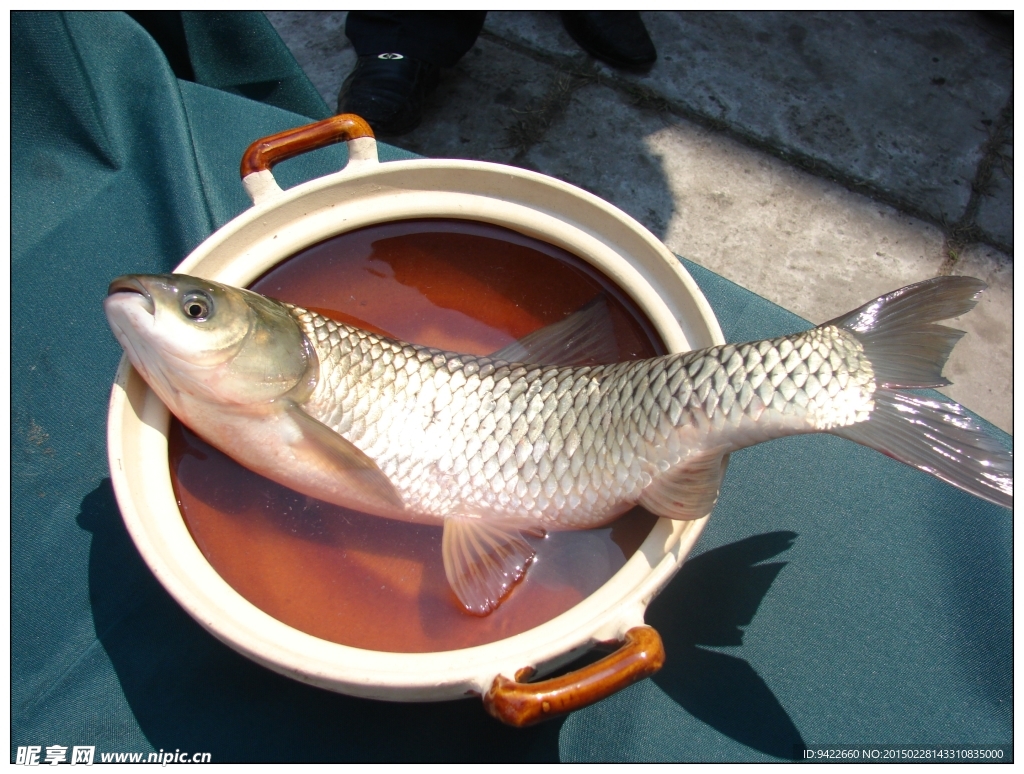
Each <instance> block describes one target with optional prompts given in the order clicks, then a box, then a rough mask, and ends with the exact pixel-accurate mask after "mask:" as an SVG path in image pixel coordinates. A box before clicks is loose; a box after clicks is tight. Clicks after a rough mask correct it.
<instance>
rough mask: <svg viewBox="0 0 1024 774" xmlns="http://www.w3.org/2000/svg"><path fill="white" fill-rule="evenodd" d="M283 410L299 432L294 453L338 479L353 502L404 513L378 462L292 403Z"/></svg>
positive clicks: (373, 508)
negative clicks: (328, 471)
mask: <svg viewBox="0 0 1024 774" xmlns="http://www.w3.org/2000/svg"><path fill="white" fill-rule="evenodd" d="M285 411H286V413H287V414H288V416H289V417H290V418H291V419H292V420H293V421H294V422H295V424H296V425H297V426H298V428H299V430H300V437H299V439H297V440H295V441H293V442H292V444H291V445H292V446H293V447H294V449H295V451H296V452H297V453H299V454H302V455H304V456H306V457H308V458H310V460H311V461H313V462H315V463H316V464H318V465H319V466H321V467H323V468H326V469H328V470H330V471H331V472H332V473H333V474H334V475H335V476H337V477H338V478H339V479H340V481H341V483H342V485H343V486H344V488H345V489H346V490H347V491H348V492H349V493H350V494H351V495H352V497H353V499H355V500H357V501H358V502H360V503H362V504H363V506H364V507H368V508H370V509H372V510H382V509H383V510H396V509H397V510H399V511H401V510H404V508H405V504H404V503H403V501H402V498H401V496H400V495H399V494H398V492H397V490H396V489H395V487H394V485H393V484H392V483H391V480H390V479H389V478H388V477H387V476H386V475H384V471H382V470H381V469H380V468H379V467H377V463H376V462H374V461H373V460H372V459H370V458H369V457H367V456H366V454H364V453H363V452H362V451H361V450H360V449H359V448H358V447H356V446H355V445H354V444H353V443H352V442H351V441H349V440H347V439H346V438H344V437H343V436H341V435H339V434H338V433H336V432H334V431H333V430H332V429H331V428H329V427H328V426H327V425H325V424H324V423H323V422H320V421H319V420H318V419H315V418H314V417H311V416H310V415H309V414H307V413H306V412H305V411H303V409H302V407H301V406H299V405H298V404H297V403H296V402H295V401H287V403H286V407H285Z"/></svg>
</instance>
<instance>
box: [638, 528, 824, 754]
mask: <svg viewBox="0 0 1024 774" xmlns="http://www.w3.org/2000/svg"><path fill="white" fill-rule="evenodd" d="M796 537H797V535H796V533H794V532H769V533H766V534H763V535H755V536H754V537H750V538H746V539H744V540H740V541H737V542H735V543H730V544H729V545H725V546H722V547H720V548H715V549H712V550H710V551H708V552H706V553H704V554H701V555H700V556H698V557H696V558H694V559H691V560H690V561H689V562H687V563H686V564H685V565H683V568H682V569H681V570H680V571H679V575H678V576H677V578H676V579H675V580H674V581H673V582H672V584H671V585H670V586H669V587H668V588H667V589H666V590H665V591H664V593H662V595H661V596H659V597H658V599H657V600H655V601H654V603H652V604H651V607H650V609H649V610H648V612H647V616H646V620H647V623H649V624H650V625H651V626H653V627H654V628H655V629H657V630H658V632H659V633H660V634H661V636H662V639H663V640H664V642H665V649H666V651H668V652H669V653H670V654H672V656H671V658H669V659H668V660H667V662H666V664H665V667H664V669H662V670H661V671H660V672H659V673H658V674H656V675H655V676H654V678H653V680H654V682H655V683H657V684H658V686H659V687H660V688H661V689H662V690H663V691H665V693H667V694H668V695H669V696H671V697H672V699H674V700H675V701H676V703H678V704H679V705H680V706H681V707H683V708H684V709H686V710H687V711H688V712H689V713H690V714H691V715H693V716H694V717H696V718H699V719H700V720H702V721H704V722H705V723H707V724H708V725H709V726H711V727H712V728H714V729H716V730H717V731H719V732H720V733H722V734H725V735H726V736H728V737H731V738H732V739H735V740H736V741H737V742H741V743H743V744H745V745H747V746H748V747H752V748H754V749H755V750H758V751H760V752H763V753H767V754H768V755H774V756H776V757H778V758H792V757H793V751H794V749H796V748H797V747H802V746H803V743H804V742H803V739H802V737H801V736H800V732H799V731H798V730H797V728H796V726H795V725H794V724H793V721H792V720H791V719H790V717H789V715H788V714H787V713H786V710H785V709H784V708H783V707H782V705H781V704H780V703H779V700H778V699H777V698H776V697H775V694H773V693H772V691H771V688H769V687H768V685H767V684H766V683H765V681H764V680H763V679H762V678H761V677H760V675H758V674H757V672H756V671H754V668H753V667H752V666H751V665H750V664H748V663H747V662H746V661H744V660H743V659H742V658H738V657H736V656H730V655H727V654H725V653H720V652H718V651H714V650H709V649H708V648H709V647H721V646H737V645H742V644H743V630H742V629H741V628H740V627H742V626H746V625H748V624H749V623H750V622H751V621H752V620H753V619H754V615H755V613H756V612H757V608H758V606H759V605H760V604H761V600H762V599H763V598H764V596H765V594H767V593H768V589H769V588H770V587H771V585H772V583H773V582H774V581H775V578H776V576H777V575H778V574H779V572H780V571H781V570H782V568H783V567H785V566H786V563H785V562H773V563H770V564H758V563H759V562H763V561H764V560H765V559H769V558H771V557H773V556H775V555H777V554H780V553H782V552H783V551H786V550H787V549H789V548H790V547H791V546H792V545H793V541H794V540H795V539H796Z"/></svg>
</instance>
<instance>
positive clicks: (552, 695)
mask: <svg viewBox="0 0 1024 774" xmlns="http://www.w3.org/2000/svg"><path fill="white" fill-rule="evenodd" d="M664 663H665V648H664V646H663V645H662V644H661V637H660V636H659V635H658V632H656V631H655V630H654V629H652V628H651V627H650V626H637V627H635V628H633V629H630V630H629V631H627V632H626V635H625V637H624V639H623V643H622V645H621V647H620V648H619V649H618V650H616V651H615V652H614V653H611V654H609V655H607V656H605V657H604V658H602V659H601V660H600V661H596V662H594V663H593V664H590V665H589V666H585V667H583V668H582V669H578V670H576V671H575V672H570V673H569V674H566V675H562V676H561V677H554V678H552V679H550V680H541V681H539V682H536V683H524V682H519V680H521V679H526V678H527V677H528V676H529V675H530V673H532V671H533V670H532V668H529V667H528V668H526V669H521V670H520V671H519V672H518V673H516V679H515V680H510V679H509V678H507V677H505V676H503V675H498V676H497V677H495V678H494V682H493V683H492V684H491V687H490V688H489V689H488V691H487V693H486V694H484V697H483V698H484V707H486V708H487V711H488V712H489V713H490V714H491V715H493V716H494V717H496V718H497V719H498V720H500V721H502V722H503V723H508V724H509V725H510V726H520V727H521V726H529V725H533V724H534V723H539V722H540V721H542V720H547V719H548V718H553V717H557V716H559V715H564V714H565V713H567V712H572V711H573V710H577V709H580V708H581V707H586V706H587V705H588V704H593V703H594V702H596V701H600V700H601V699H604V698H605V697H607V696H611V695H612V694H613V693H615V692H616V691H620V690H622V689H623V688H625V687H627V686H629V685H632V684H633V683H635V682H639V681H640V680H643V679H644V678H645V677H650V676H651V675H653V674H654V673H655V672H657V671H658V670H659V669H661V667H662V665H663V664H664Z"/></svg>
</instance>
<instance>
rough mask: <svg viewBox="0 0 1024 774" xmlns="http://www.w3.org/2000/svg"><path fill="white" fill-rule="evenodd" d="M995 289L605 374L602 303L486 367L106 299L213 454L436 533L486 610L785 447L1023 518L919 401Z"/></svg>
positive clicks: (455, 584) (993, 466) (214, 290)
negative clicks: (534, 576) (887, 462)
mask: <svg viewBox="0 0 1024 774" xmlns="http://www.w3.org/2000/svg"><path fill="white" fill-rule="evenodd" d="M985 287H986V286H985V284H984V283H982V282H981V281H980V280H977V279H973V278H970V277H949V276H946V277H936V278H934V279H929V280H925V281H923V282H919V283H917V284H914V285H911V286H909V287H905V288H902V289H900V290H896V291H893V292H891V293H888V294H886V295H884V296H881V297H880V298H877V299H875V300H873V301H870V302H868V303H867V304H865V305H863V306H861V307H859V308H858V309H855V310H854V311H852V312H849V313H848V314H845V315H842V316H840V317H837V318H835V319H834V320H830V321H829V322H826V323H824V324H823V325H819V326H817V327H814V328H811V329H810V330H807V331H804V332H802V333H797V334H793V335H788V336H781V337H778V338H774V339H768V340H764V341H757V342H748V343H739V344H724V345H719V346H713V347H709V348H706V349H701V350H696V351H691V352H686V353H680V354H670V355H664V356H660V357H654V358H650V359H642V360H632V361H625V362H612V363H607V364H596V365H595V364H593V363H592V362H591V363H590V364H585V365H581V364H580V363H584V362H587V361H586V357H587V356H588V355H592V354H593V352H594V351H595V349H599V348H600V347H601V344H602V342H603V341H607V339H608V338H609V337H610V336H611V335H612V334H611V332H610V331H608V330H607V329H603V328H602V327H601V320H602V319H607V310H602V308H601V304H600V303H599V302H598V301H595V302H594V303H592V304H590V305H588V306H587V307H584V308H583V309H581V310H580V311H578V312H576V313H574V314H573V315H571V316H569V317H567V318H566V319H565V320H562V321H560V322H558V323H555V324H554V325H552V326H549V327H548V328H544V329H541V330H540V331H537V332H535V333H533V334H530V335H529V336H527V337H525V338H524V339H521V340H520V341H518V342H515V343H513V344H511V345H509V346H508V347H505V348H504V349H502V350H499V351H497V352H495V353H492V354H491V355H489V356H476V355H468V354H459V353H455V352H447V351H443V350H440V349H435V348H431V347H426V346H420V345H417V344H412V343H408V342H403V341H399V340H396V339H393V338H389V337H387V336H383V335H379V334H377V333H373V332H370V331H366V330H362V329H360V328H357V327H354V326H352V325H348V324H345V323H343V322H339V321H336V320H332V319H329V318H328V317H325V316H323V315H321V314H318V313H317V312H315V311H310V310H308V309H304V308H302V307H300V306H296V305H293V304H288V303H283V302H279V301H275V300H273V299H270V298H267V297H265V296H262V295H259V294H257V293H254V292H252V291H250V290H246V289H243V288H236V287H231V286H228V285H224V284H221V283H218V282H214V281H211V280H207V279H202V278H199V277H193V276H189V275H183V274H160V275H141V274H135V275H125V276H122V277H118V278H117V279H115V280H113V281H112V282H111V283H110V286H109V289H108V294H107V296H106V298H105V299H104V302H103V303H104V310H105V313H106V317H107V320H108V322H109V324H110V327H111V330H112V332H113V333H114V336H115V337H116V338H117V340H118V341H119V342H120V343H121V345H122V346H123V348H124V351H125V353H126V355H127V357H128V359H129V361H130V362H131V364H132V366H133V367H134V368H135V369H136V370H137V371H138V372H139V374H140V375H141V376H142V377H143V379H145V381H146V382H147V383H148V384H149V386H150V387H151V388H152V389H153V391H154V392H155V393H156V394H157V396H158V397H159V398H160V399H161V400H162V401H163V402H164V403H165V404H166V405H167V407H168V409H169V410H170V411H171V412H172V413H173V414H174V415H175V416H177V417H178V419H180V420H181V421H182V422H183V423H184V424H185V425H187V426H188V427H190V428H191V429H192V430H193V431H195V432H196V433H197V434H198V435H199V436H201V437H202V438H203V439H205V440H206V441H207V442H208V443H210V444H211V445H213V446H214V447H216V448H218V449H220V450H221V451H222V452H224V453H225V454H227V455H228V456H230V457H232V458H233V459H235V460H236V461H237V462H239V463H240V464H242V465H243V466H245V467H247V468H249V469H251V470H253V471H255V472H257V473H259V474H261V475H263V476H265V477H266V478H269V479H271V480H273V481H275V482H277V483H279V484H282V485H284V486H287V487H290V488H291V489H293V490H296V491H297V492H299V493H302V494H305V495H308V496H310V497H314V498H317V499H319V500H323V501H326V502H328V503H333V504H336V505H340V506H344V507H346V508H353V509H356V510H359V511H363V512H366V513H369V514H373V515H376V516H381V517H384V518H388V519H399V520H403V521H408V522H415V523H424V524H435V525H440V526H442V528H443V533H442V560H443V562H444V569H445V574H446V577H447V579H448V581H449V584H450V585H451V588H452V590H453V591H454V593H455V596H456V597H457V598H458V600H459V602H460V603H461V605H462V606H463V607H464V608H465V610H466V611H467V612H468V613H471V614H474V615H480V616H483V615H487V614H489V613H490V612H491V611H492V610H494V609H495V608H496V607H497V606H498V605H499V604H500V602H501V601H502V599H503V598H505V597H506V596H507V595H508V593H509V592H510V591H511V589H512V587H513V586H514V585H515V584H516V583H517V582H518V581H519V580H520V579H521V578H522V577H523V576H524V574H525V573H526V571H527V569H528V566H529V564H530V563H531V561H532V560H533V558H534V550H533V548H532V547H531V545H530V543H529V541H528V540H527V539H526V537H527V536H529V535H543V534H546V533H547V532H548V531H554V530H576V529H588V528H593V527H599V526H602V525H605V524H607V523H609V522H610V521H612V520H614V519H615V518H617V517H618V516H619V515H621V514H622V513H624V512H625V511H627V510H629V509H631V508H633V507H635V506H636V505H641V506H643V507H644V508H646V509H648V510H649V511H651V512H652V513H654V514H656V515H658V516H661V517H667V518H671V519H685V520H693V519H700V518H703V517H705V516H707V515H708V514H710V513H711V511H712V509H713V508H714V506H715V503H716V501H717V499H718V496H719V490H720V487H721V483H722V477H723V470H724V463H725V459H726V456H727V455H728V454H730V453H731V452H733V451H736V450H738V449H742V448H744V447H747V446H752V445H754V444H758V443H762V442H764V441H769V440H772V439H776V438H781V437H785V436H790V435H797V434H804V433H821V432H824V433H831V434H833V435H836V436H839V437H842V438H846V439H848V440H851V441H854V442H856V443H859V444H862V445H864V446H868V447H870V448H873V449H875V450H877V451H880V452H882V453H883V454H886V455H888V456H890V457H893V458H895V459H897V460H899V461H901V462H904V463H906V464H909V465H911V466H913V467H915V468H918V469H919V470H921V471H924V472H925V473H928V474H930V475H932V476H935V477H937V478H939V479H941V480H943V481H946V482H947V483H949V484H951V485H953V486H955V487H958V488H960V489H962V490H964V491H966V492H969V493H971V494H973V495H976V496H978V497H981V498H984V499H985V500H988V501H990V502H992V503H995V504H997V505H1000V506H1003V507H1007V508H1011V507H1012V505H1013V461H1012V451H1011V450H1009V449H1006V448H1005V447H1004V446H1003V445H1002V444H1001V443H1000V442H999V440H997V439H996V438H995V437H994V436H993V435H992V434H991V433H989V432H988V431H987V430H986V429H985V428H984V427H983V426H982V425H980V424H979V423H978V422H977V421H975V420H974V419H973V418H972V417H971V416H970V415H969V414H968V413H967V412H966V411H965V410H964V409H963V408H962V407H961V406H959V405H958V404H955V403H952V402H949V401H945V400H942V399H937V398H935V397H933V396H929V395H921V394H918V393H914V392H910V391H911V390H920V389H923V388H931V387H939V386H943V385H946V384H949V382H948V381H947V380H946V379H944V378H943V376H942V369H943V366H944V364H945V362H946V360H947V358H948V356H949V354H950V352H951V351H952V349H953V346H954V345H955V344H956V342H957V341H958V340H959V339H960V337H961V336H962V335H963V333H962V332H960V331H956V330H953V329H951V328H948V327H946V326H943V325H938V324H937V322H938V321H940V320H946V319H949V318H951V317H957V316H959V315H962V314H965V313H966V312H968V311H970V309H971V308H973V306H974V305H975V303H976V302H977V299H978V297H979V295H980V294H981V292H982V291H983V290H984V289H985ZM602 311H604V314H603V315H602ZM556 361H560V362H561V364H557V365H556V364H553V363H554V362H556Z"/></svg>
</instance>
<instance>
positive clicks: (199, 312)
mask: <svg viewBox="0 0 1024 774" xmlns="http://www.w3.org/2000/svg"><path fill="white" fill-rule="evenodd" d="M181 311H183V312H184V313H185V316H186V317H188V318H189V319H191V320H195V321H196V322H204V321H205V320H207V319H208V318H209V317H210V315H211V314H213V301H212V300H211V299H210V297H209V296H208V295H206V293H201V292H198V291H197V292H193V293H186V294H185V297H184V298H183V299H182V301H181Z"/></svg>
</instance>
